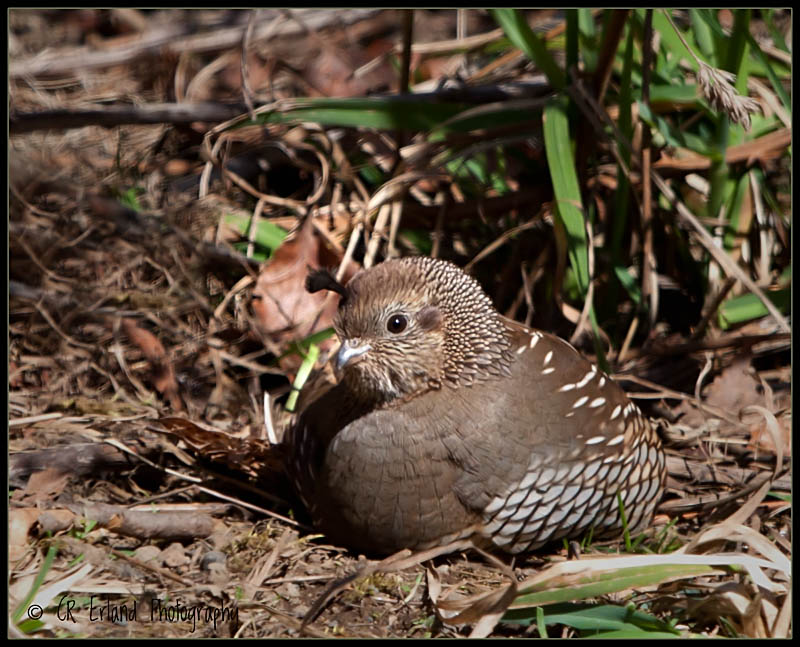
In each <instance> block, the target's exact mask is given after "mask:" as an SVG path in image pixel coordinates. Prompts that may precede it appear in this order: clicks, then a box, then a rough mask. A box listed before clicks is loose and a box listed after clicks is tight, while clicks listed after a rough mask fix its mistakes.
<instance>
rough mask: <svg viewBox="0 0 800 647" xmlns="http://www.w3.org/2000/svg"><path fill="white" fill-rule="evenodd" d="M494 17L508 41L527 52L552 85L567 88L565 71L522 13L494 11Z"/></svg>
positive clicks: (512, 10)
mask: <svg viewBox="0 0 800 647" xmlns="http://www.w3.org/2000/svg"><path fill="white" fill-rule="evenodd" d="M492 16H494V19H495V21H497V24H498V25H500V27H502V29H503V31H504V32H505V34H506V36H508V39H509V40H510V41H511V42H512V43H514V45H515V46H516V47H519V48H520V49H521V50H522V51H523V52H525V55H526V56H527V57H528V58H530V59H531V60H532V61H533V62H534V63H536V65H537V67H538V68H539V69H540V70H541V71H542V72H544V74H545V76H547V79H548V81H550V85H552V86H553V87H554V88H555V89H557V90H560V89H562V88H564V87H565V86H566V83H567V79H566V76H565V74H564V70H562V69H561V68H560V67H559V66H558V63H556V61H555V59H554V58H553V57H552V56H550V52H548V51H547V46H546V44H545V41H544V40H543V39H541V38H539V37H538V36H537V35H536V34H534V33H533V30H532V29H531V28H530V26H529V25H528V23H527V22H526V21H525V17H524V16H523V15H522V13H520V12H519V11H517V10H516V9H492Z"/></svg>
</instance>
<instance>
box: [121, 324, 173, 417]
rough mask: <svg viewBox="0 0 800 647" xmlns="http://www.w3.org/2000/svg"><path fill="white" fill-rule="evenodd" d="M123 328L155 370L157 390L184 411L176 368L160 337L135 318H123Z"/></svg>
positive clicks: (154, 379)
mask: <svg viewBox="0 0 800 647" xmlns="http://www.w3.org/2000/svg"><path fill="white" fill-rule="evenodd" d="M122 329H123V330H124V331H125V334H126V335H127V336H128V339H130V340H131V343H133V344H136V345H137V346H138V347H139V349H140V350H141V351H142V354H143V355H144V356H145V358H146V359H147V361H148V362H150V366H151V368H152V371H153V375H152V381H153V386H154V387H155V388H156V390H157V391H158V392H159V393H161V394H162V395H164V397H166V398H167V399H168V400H169V403H170V405H172V408H173V409H175V411H183V401H182V400H181V397H180V395H179V393H178V381H177V380H176V379H175V369H174V368H173V367H172V362H170V361H169V357H167V351H166V350H164V346H163V344H162V343H161V342H160V341H159V340H158V338H157V337H156V336H155V335H154V334H153V333H151V332H150V331H148V330H145V329H144V328H139V326H137V325H136V322H135V321H134V320H133V319H123V320H122Z"/></svg>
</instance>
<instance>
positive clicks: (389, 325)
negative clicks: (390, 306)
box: [386, 314, 408, 335]
mask: <svg viewBox="0 0 800 647" xmlns="http://www.w3.org/2000/svg"><path fill="white" fill-rule="evenodd" d="M407 325H408V318H407V317H406V316H405V315H401V314H395V315H392V316H391V317H389V319H388V321H387V322H386V330H388V331H389V332H391V333H394V334H395V335H396V334H397V333H401V332H403V331H404V330H405V329H406V326H407Z"/></svg>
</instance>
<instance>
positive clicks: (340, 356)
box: [334, 339, 372, 373]
mask: <svg viewBox="0 0 800 647" xmlns="http://www.w3.org/2000/svg"><path fill="white" fill-rule="evenodd" d="M371 349H372V346H370V345H369V344H367V343H366V342H361V341H359V340H357V339H345V340H344V341H343V342H342V345H341V346H339V352H337V353H336V358H335V361H334V366H335V367H336V372H337V373H341V372H342V369H343V368H344V367H345V366H347V365H348V364H352V363H353V362H356V361H358V358H359V357H361V356H362V355H364V353H366V352H367V351H368V350H371Z"/></svg>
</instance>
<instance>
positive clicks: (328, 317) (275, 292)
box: [252, 218, 357, 370]
mask: <svg viewBox="0 0 800 647" xmlns="http://www.w3.org/2000/svg"><path fill="white" fill-rule="evenodd" d="M340 260H341V259H339V258H338V257H337V255H336V254H335V253H334V252H332V251H331V250H329V249H328V247H327V246H326V245H325V244H324V243H323V242H322V241H321V240H320V237H319V236H318V235H317V234H316V232H315V231H314V226H313V222H312V221H311V218H307V219H306V221H305V222H304V223H303V226H302V227H301V228H300V229H299V230H298V231H297V232H296V233H295V235H293V236H292V237H291V239H289V240H286V241H284V242H283V244H282V245H281V246H280V247H278V249H276V250H275V253H274V254H273V255H272V258H271V259H270V260H269V261H267V263H265V264H264V266H263V268H262V269H261V272H260V273H259V276H258V280H257V281H256V286H255V288H254V289H253V301H252V306H253V312H254V313H255V315H256V319H257V325H258V329H259V332H260V333H261V334H262V335H265V336H266V337H267V339H268V341H270V342H272V343H274V344H277V345H278V346H279V347H283V345H285V344H286V343H287V342H290V341H294V340H296V339H302V338H303V337H307V336H308V335H311V334H312V333H315V332H318V331H320V330H324V329H325V328H328V327H329V326H330V325H331V323H332V321H333V315H334V313H335V312H336V307H337V304H338V299H337V298H336V297H331V298H330V299H328V302H327V304H326V305H325V306H324V309H323V304H324V302H325V298H326V296H327V295H328V294H329V293H328V292H325V291H322V292H316V293H314V294H309V293H308V292H306V289H305V281H306V276H307V275H308V273H309V271H310V270H312V269H318V268H321V267H334V266H336V265H338V264H339V262H340ZM356 270H357V266H356V264H355V263H351V264H350V266H349V267H348V271H346V272H345V276H344V281H345V282H346V281H347V280H348V279H349V278H350V277H351V276H352V275H353V274H354V273H355V272H356ZM332 343H333V340H329V341H328V342H327V343H323V344H322V347H323V349H325V348H328V347H330V345H332ZM287 359H290V358H287ZM292 362H294V363H293V364H292ZM297 366H299V359H298V358H296V357H295V358H293V359H292V360H291V361H290V362H289V365H288V366H287V365H285V364H282V367H283V368H284V370H290V369H291V368H295V369H296V368H297Z"/></svg>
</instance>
